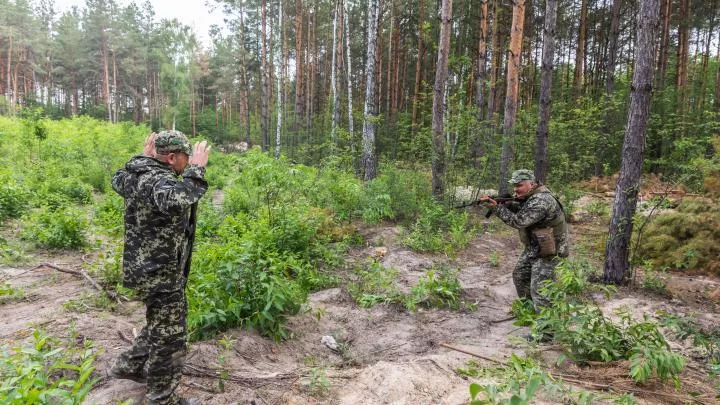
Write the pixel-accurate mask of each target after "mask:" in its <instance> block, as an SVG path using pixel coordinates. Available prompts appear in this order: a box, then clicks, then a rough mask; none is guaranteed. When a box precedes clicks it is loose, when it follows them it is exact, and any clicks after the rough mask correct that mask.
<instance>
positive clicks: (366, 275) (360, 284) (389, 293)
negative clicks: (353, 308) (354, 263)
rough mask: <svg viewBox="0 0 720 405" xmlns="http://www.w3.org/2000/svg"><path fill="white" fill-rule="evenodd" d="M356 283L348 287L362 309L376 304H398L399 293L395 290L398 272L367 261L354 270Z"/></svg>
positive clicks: (373, 261)
mask: <svg viewBox="0 0 720 405" xmlns="http://www.w3.org/2000/svg"><path fill="white" fill-rule="evenodd" d="M354 273H355V274H356V275H357V281H355V282H353V283H351V284H349V285H348V290H349V291H350V295H351V296H352V297H353V298H354V299H355V302H357V304H358V305H360V306H361V307H363V308H369V307H372V306H373V305H375V304H378V303H384V304H389V303H392V302H399V301H400V300H401V298H400V292H399V291H398V288H397V284H396V281H397V276H398V270H397V269H395V268H385V267H383V265H382V263H380V262H379V261H376V260H368V261H366V262H364V263H363V264H362V265H360V266H358V267H356V268H355V271H354Z"/></svg>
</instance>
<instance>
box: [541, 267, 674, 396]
mask: <svg viewBox="0 0 720 405" xmlns="http://www.w3.org/2000/svg"><path fill="white" fill-rule="evenodd" d="M592 273H594V269H593V267H592V265H590V264H589V263H588V262H583V261H569V260H563V261H562V262H561V263H560V264H559V265H558V266H557V267H556V269H555V278H556V279H555V281H552V282H547V283H546V285H545V286H544V287H543V288H542V289H541V293H543V294H545V295H546V296H548V297H549V298H550V300H551V302H552V306H551V307H547V308H543V309H542V310H541V311H540V313H539V314H538V315H537V319H536V322H535V324H534V325H533V333H534V334H542V333H546V332H548V331H552V333H554V339H555V341H556V342H557V343H559V344H560V345H562V346H563V347H564V349H565V352H566V353H567V354H568V356H569V357H570V358H571V359H573V360H574V361H578V362H584V361H604V362H608V361H614V360H623V359H628V360H630V363H631V366H630V370H629V374H630V376H631V377H632V378H633V379H634V380H635V381H638V382H642V381H647V380H648V379H650V378H652V377H657V378H659V379H660V380H662V381H664V380H667V379H671V380H673V381H674V382H675V383H676V384H679V378H678V376H679V374H680V372H681V371H682V370H683V368H684V365H685V360H684V358H683V357H682V356H681V355H679V354H676V353H673V352H672V351H671V350H670V346H669V344H668V343H667V341H666V340H665V338H664V336H663V335H662V333H661V332H660V331H659V329H658V324H657V323H656V322H654V321H652V320H650V319H649V318H648V317H647V316H645V317H644V319H642V320H640V321H638V320H635V319H633V317H632V316H631V315H630V314H629V313H628V312H626V311H618V312H617V315H618V317H619V320H618V321H613V320H611V319H610V318H608V317H606V316H605V315H604V314H603V313H602V311H601V310H600V308H598V307H597V306H596V305H594V304H593V303H592V301H591V300H590V299H589V298H588V293H590V292H593V291H596V292H598V291H602V292H604V293H606V294H609V293H610V292H611V291H612V289H611V288H609V287H607V286H602V285H596V284H592V283H590V282H589V281H588V278H587V276H588V275H589V274H592Z"/></svg>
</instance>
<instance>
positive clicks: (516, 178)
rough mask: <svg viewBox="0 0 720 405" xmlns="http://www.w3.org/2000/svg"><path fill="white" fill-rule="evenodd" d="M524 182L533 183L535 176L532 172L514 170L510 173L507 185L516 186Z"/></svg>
mask: <svg viewBox="0 0 720 405" xmlns="http://www.w3.org/2000/svg"><path fill="white" fill-rule="evenodd" d="M526 180H530V181H535V175H534V174H533V172H532V170H528V169H520V170H515V171H514V172H513V173H512V176H511V177H510V180H508V183H512V184H517V183H521V182H523V181H526Z"/></svg>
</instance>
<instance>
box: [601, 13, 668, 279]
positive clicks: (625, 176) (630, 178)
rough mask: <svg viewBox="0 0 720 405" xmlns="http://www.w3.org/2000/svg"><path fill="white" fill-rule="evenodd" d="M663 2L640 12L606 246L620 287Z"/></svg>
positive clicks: (608, 269)
mask: <svg viewBox="0 0 720 405" xmlns="http://www.w3.org/2000/svg"><path fill="white" fill-rule="evenodd" d="M659 9H660V6H659V0H641V1H640V12H639V13H638V25H637V27H638V29H637V46H636V47H635V50H636V51H635V67H634V72H633V81H632V87H631V94H630V108H629V110H628V122H627V126H626V129H625V141H624V142H623V149H622V163H621V165H620V178H619V179H618V182H617V186H616V187H615V201H614V203H613V213H612V218H611V220H610V230H609V235H608V239H607V244H606V246H605V266H604V274H603V280H604V281H605V282H607V283H615V284H620V283H623V282H625V281H626V274H627V270H628V268H629V256H630V255H629V249H630V244H631V240H630V238H631V236H632V231H633V215H635V209H636V208H637V195H638V191H640V176H641V175H642V165H643V150H644V146H645V135H646V131H647V123H648V115H649V113H650V101H651V95H652V74H653V60H654V55H655V49H654V48H655V35H656V32H657V26H658V22H659V21H658V17H659V16H658V14H659Z"/></svg>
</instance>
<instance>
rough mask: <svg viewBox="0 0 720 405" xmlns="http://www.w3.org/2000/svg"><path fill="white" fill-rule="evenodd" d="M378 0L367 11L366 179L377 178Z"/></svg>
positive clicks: (369, 4) (364, 155) (364, 109)
mask: <svg viewBox="0 0 720 405" xmlns="http://www.w3.org/2000/svg"><path fill="white" fill-rule="evenodd" d="M379 8H380V6H379V4H378V0H368V11H367V18H368V19H367V60H366V62H365V107H364V108H363V115H364V122H363V156H362V166H363V170H364V179H365V180H366V181H368V180H372V179H374V178H375V176H376V174H377V172H376V170H377V168H376V157H375V130H376V126H377V123H376V122H375V119H376V115H375V114H376V112H375V111H376V105H375V57H376V54H375V52H376V49H377V25H378V14H379V11H380V10H379Z"/></svg>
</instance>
